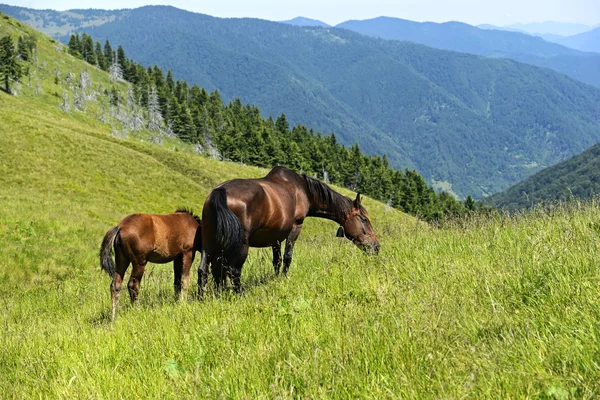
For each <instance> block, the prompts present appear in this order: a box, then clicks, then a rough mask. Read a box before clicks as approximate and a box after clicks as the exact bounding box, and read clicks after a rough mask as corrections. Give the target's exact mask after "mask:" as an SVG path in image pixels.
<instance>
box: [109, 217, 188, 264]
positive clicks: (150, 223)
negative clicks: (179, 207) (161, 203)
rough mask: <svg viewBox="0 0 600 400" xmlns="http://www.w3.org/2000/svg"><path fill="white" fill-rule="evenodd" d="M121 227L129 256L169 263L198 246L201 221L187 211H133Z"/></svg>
mask: <svg viewBox="0 0 600 400" xmlns="http://www.w3.org/2000/svg"><path fill="white" fill-rule="evenodd" d="M119 226H120V228H121V233H120V235H121V243H122V247H123V249H124V250H125V252H126V253H127V256H128V258H130V259H131V258H143V259H145V261H150V262H154V263H165V262H169V261H172V260H173V259H174V258H175V257H176V256H177V255H179V254H181V253H182V252H185V251H190V250H192V249H193V248H194V244H195V238H196V234H197V230H198V228H199V223H198V222H197V221H196V220H195V218H194V217H193V216H192V215H190V214H187V213H174V214H132V215H129V216H127V217H125V218H124V219H123V220H122V221H121V223H120V224H119Z"/></svg>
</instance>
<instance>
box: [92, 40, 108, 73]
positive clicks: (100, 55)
mask: <svg viewBox="0 0 600 400" xmlns="http://www.w3.org/2000/svg"><path fill="white" fill-rule="evenodd" d="M95 52H96V60H98V67H100V69H101V70H103V71H108V66H109V64H108V63H107V60H106V57H104V52H103V51H102V45H101V44H100V42H96V48H95Z"/></svg>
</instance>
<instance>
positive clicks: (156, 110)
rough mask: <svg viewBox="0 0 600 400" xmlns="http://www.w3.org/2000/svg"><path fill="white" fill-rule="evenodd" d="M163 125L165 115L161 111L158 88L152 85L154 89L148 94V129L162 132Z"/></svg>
mask: <svg viewBox="0 0 600 400" xmlns="http://www.w3.org/2000/svg"><path fill="white" fill-rule="evenodd" d="M162 127H163V117H162V114H161V111H160V103H159V101H158V93H157V92H156V88H155V87H154V86H152V89H151V90H150V93H149V94H148V129H149V130H151V131H157V132H160V131H161V130H162Z"/></svg>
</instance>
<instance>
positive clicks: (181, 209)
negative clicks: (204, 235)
mask: <svg viewBox="0 0 600 400" xmlns="http://www.w3.org/2000/svg"><path fill="white" fill-rule="evenodd" d="M175 212H176V213H186V214H190V215H191V216H192V217H194V219H195V220H196V221H198V223H199V224H200V225H202V220H201V219H200V217H199V216H197V215H196V214H194V211H192V209H191V208H186V207H181V208H178V209H177V210H175Z"/></svg>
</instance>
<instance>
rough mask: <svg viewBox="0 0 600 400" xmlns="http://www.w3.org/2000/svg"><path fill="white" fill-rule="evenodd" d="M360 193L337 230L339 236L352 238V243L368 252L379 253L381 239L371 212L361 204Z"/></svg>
mask: <svg viewBox="0 0 600 400" xmlns="http://www.w3.org/2000/svg"><path fill="white" fill-rule="evenodd" d="M361 202H362V200H361V198H360V193H359V194H357V195H356V199H355V200H354V201H353V202H352V208H351V209H350V211H349V212H348V213H347V214H346V217H345V219H344V220H343V221H342V224H341V225H342V226H340V228H339V229H338V231H337V237H346V238H348V239H350V240H352V243H354V244H355V245H357V246H358V247H359V248H360V249H361V250H363V251H364V252H366V253H371V254H377V253H379V247H380V246H379V241H378V240H377V235H375V232H374V231H373V227H372V226H371V221H370V220H369V214H368V213H367V210H365V208H364V207H363V206H362V205H361Z"/></svg>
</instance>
